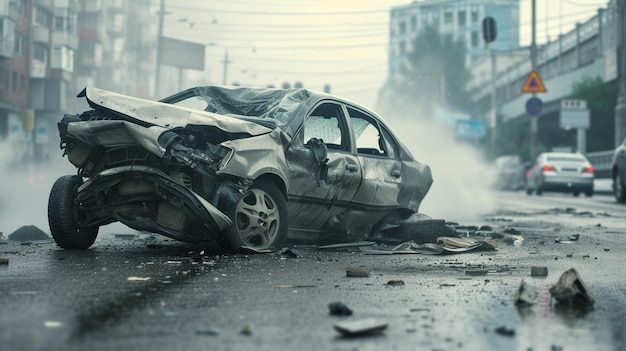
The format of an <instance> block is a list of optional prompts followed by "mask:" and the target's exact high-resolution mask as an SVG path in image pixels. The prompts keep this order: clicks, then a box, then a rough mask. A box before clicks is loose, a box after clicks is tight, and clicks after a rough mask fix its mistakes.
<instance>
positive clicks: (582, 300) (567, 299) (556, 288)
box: [550, 268, 595, 306]
mask: <svg viewBox="0 0 626 351" xmlns="http://www.w3.org/2000/svg"><path fill="white" fill-rule="evenodd" d="M550 295H552V297H554V298H555V299H556V300H557V301H558V302H560V303H563V304H570V305H572V304H580V305H584V306H591V305H593V304H594V302H595V300H594V298H593V295H591V292H589V290H587V287H586V286H585V284H584V283H583V281H582V279H581V278H580V276H578V272H576V270H575V269H574V268H571V269H569V270H568V271H566V272H565V273H563V274H562V275H561V277H560V278H559V281H558V282H557V283H556V284H555V285H553V286H552V287H550Z"/></svg>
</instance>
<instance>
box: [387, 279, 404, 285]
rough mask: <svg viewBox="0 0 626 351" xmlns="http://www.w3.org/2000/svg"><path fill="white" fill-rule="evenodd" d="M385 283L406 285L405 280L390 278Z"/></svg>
mask: <svg viewBox="0 0 626 351" xmlns="http://www.w3.org/2000/svg"><path fill="white" fill-rule="evenodd" d="M385 285H389V286H402V285H404V280H390V281H388V282H387V284H385Z"/></svg>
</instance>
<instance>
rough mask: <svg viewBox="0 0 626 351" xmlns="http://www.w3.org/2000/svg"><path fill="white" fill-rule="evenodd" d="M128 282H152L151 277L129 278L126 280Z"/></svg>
mask: <svg viewBox="0 0 626 351" xmlns="http://www.w3.org/2000/svg"><path fill="white" fill-rule="evenodd" d="M126 280H127V281H129V282H145V281H148V280H150V277H145V278H143V277H128V278H126Z"/></svg>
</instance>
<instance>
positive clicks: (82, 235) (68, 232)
mask: <svg viewBox="0 0 626 351" xmlns="http://www.w3.org/2000/svg"><path fill="white" fill-rule="evenodd" d="M78 184H79V178H78V176H70V175H67V176H63V177H61V178H59V179H57V181H56V182H55V183H54V185H53V186H52V190H50V198H49V200H48V224H49V225H50V233H51V234H52V237H53V238H54V241H56V243H57V245H59V246H60V247H62V248H64V249H78V250H85V249H87V248H89V247H90V246H91V245H93V243H94V241H96V237H97V236H98V229H99V227H98V226H93V227H80V226H78V225H77V219H79V218H80V217H79V216H81V212H80V211H79V209H78V205H77V204H76V189H77V188H78Z"/></svg>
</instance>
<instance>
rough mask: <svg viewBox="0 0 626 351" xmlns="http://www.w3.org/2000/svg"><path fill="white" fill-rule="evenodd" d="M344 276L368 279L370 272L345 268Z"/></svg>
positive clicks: (356, 268)
mask: <svg viewBox="0 0 626 351" xmlns="http://www.w3.org/2000/svg"><path fill="white" fill-rule="evenodd" d="M345 270H346V276H348V277H369V276H370V271H368V270H367V269H365V268H359V267H346V268H345Z"/></svg>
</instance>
